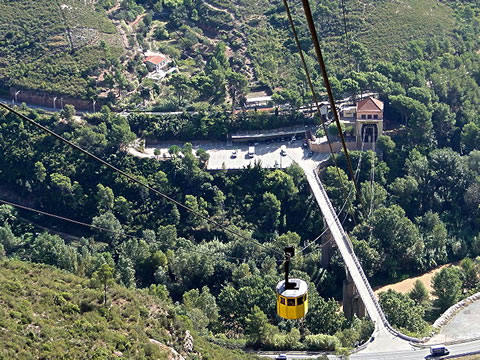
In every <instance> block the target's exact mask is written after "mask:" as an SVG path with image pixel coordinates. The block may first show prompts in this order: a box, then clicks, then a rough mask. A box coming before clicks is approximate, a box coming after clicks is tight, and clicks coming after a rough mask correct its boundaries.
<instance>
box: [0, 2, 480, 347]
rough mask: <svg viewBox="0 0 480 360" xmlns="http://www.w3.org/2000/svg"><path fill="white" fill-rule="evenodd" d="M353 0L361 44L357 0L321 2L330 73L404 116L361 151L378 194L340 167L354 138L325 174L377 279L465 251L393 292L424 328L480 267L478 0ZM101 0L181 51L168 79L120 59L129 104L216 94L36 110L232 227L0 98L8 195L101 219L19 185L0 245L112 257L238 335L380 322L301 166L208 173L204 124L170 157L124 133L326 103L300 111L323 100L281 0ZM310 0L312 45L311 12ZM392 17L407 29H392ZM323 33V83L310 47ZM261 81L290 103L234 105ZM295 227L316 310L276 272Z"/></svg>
mask: <svg viewBox="0 0 480 360" xmlns="http://www.w3.org/2000/svg"><path fill="white" fill-rule="evenodd" d="M38 3H39V4H40V3H41V2H38ZM0 4H2V5H4V3H0ZM346 4H347V7H348V9H349V11H347V19H348V25H349V26H350V29H351V31H350V35H351V37H350V39H351V40H352V41H350V45H351V49H352V54H353V60H349V59H350V58H349V57H347V56H345V50H344V49H345V48H344V47H343V46H344V45H343V38H342V37H343V35H344V34H343V33H342V31H343V19H342V16H341V14H342V11H341V8H340V4H339V3H333V2H330V1H320V2H318V3H316V7H315V14H316V17H317V19H318V17H320V20H322V21H319V25H318V26H319V29H320V32H321V33H322V35H327V37H326V38H325V40H326V41H325V43H324V44H323V45H325V54H326V58H327V66H328V68H329V72H330V75H331V77H330V78H331V81H332V87H333V89H334V93H335V94H336V96H337V97H340V96H343V95H345V96H352V97H358V96H359V95H360V94H361V93H362V92H364V91H366V90H370V91H374V92H377V93H378V96H379V98H380V99H381V100H382V101H384V103H385V128H386V129H387V130H388V132H387V133H386V134H387V135H386V136H382V137H380V138H379V141H378V144H377V150H378V153H373V152H371V151H369V152H352V153H351V155H352V159H353V166H354V168H356V167H357V166H359V167H360V169H359V174H358V182H359V186H360V189H361V193H362V194H361V196H362V201H358V200H357V199H356V197H355V195H356V194H355V190H354V189H353V186H352V185H351V186H350V189H348V190H349V191H345V190H344V189H343V188H342V187H341V186H340V185H339V184H341V183H344V184H347V183H348V179H347V175H346V162H345V158H344V157H343V155H340V156H338V159H337V160H338V164H339V166H340V167H341V170H340V171H339V172H338V173H337V171H336V170H335V169H334V168H333V167H332V166H331V165H332V164H329V165H330V166H328V167H327V168H326V169H325V170H323V171H322V172H321V174H320V175H321V178H322V181H323V182H324V184H325V186H326V188H327V191H328V192H329V195H330V197H331V200H332V202H333V204H334V206H335V207H336V208H337V210H338V211H339V212H340V211H341V209H343V210H342V212H341V213H340V218H341V219H342V221H344V227H345V229H346V231H348V232H349V233H350V234H351V237H352V243H353V244H354V247H355V252H356V253H357V254H358V256H359V259H360V261H361V262H362V264H363V266H364V268H365V272H366V274H367V276H368V277H369V280H371V281H372V282H373V283H374V284H376V283H385V282H392V281H396V280H399V279H402V278H405V277H408V276H410V275H412V274H417V273H420V272H424V271H427V270H429V269H432V268H434V267H436V266H438V265H441V264H445V263H448V262H454V261H460V260H461V261H462V262H461V265H460V268H457V267H452V268H449V269H446V270H445V271H442V272H440V273H439V275H438V278H437V280H434V282H435V284H434V293H433V294H432V295H434V296H435V298H432V297H430V298H429V297H428V294H427V295H425V292H424V291H423V290H422V289H421V288H419V289H416V291H415V292H412V293H410V294H409V296H408V297H407V296H405V295H399V294H396V293H391V292H390V293H386V294H384V295H381V298H380V300H381V303H382V305H383V306H384V308H385V310H386V312H387V314H388V316H389V319H390V320H391V322H392V324H393V325H394V326H397V327H399V328H402V329H403V330H404V331H406V332H409V333H412V334H414V335H417V336H423V335H424V334H427V333H429V325H428V323H429V322H432V321H433V320H434V319H435V317H436V316H438V314H439V313H440V312H441V311H443V310H444V309H446V308H447V307H448V306H450V305H451V304H453V303H454V302H456V301H457V300H458V299H460V298H461V297H463V296H466V295H467V294H468V293H471V292H474V291H478V289H479V286H480V282H479V261H478V260H477V259H475V258H477V257H478V256H479V255H480V221H479V219H480V211H479V209H480V196H479V194H480V166H479V164H480V148H479V145H478V144H480V121H479V119H478V116H477V115H478V113H479V112H480V65H479V64H480V55H479V54H478V49H479V48H480V44H479V41H478V35H479V33H478V30H479V29H478V24H479V21H478V16H479V14H480V8H479V7H478V5H477V4H476V3H474V2H469V1H461V2H444V3H441V2H433V1H429V0H424V1H418V2H415V3H414V2H410V1H397V2H393V1H375V5H376V6H375V7H373V6H371V4H372V2H364V3H362V2H353V1H352V2H351V1H346ZM369 4H370V5H369ZM97 5H98V6H99V7H100V6H101V7H103V8H104V9H107V10H108V11H110V13H109V16H110V17H112V18H114V19H116V20H118V21H120V22H122V21H123V22H125V26H127V25H126V24H127V23H128V24H129V25H128V29H130V30H132V29H136V30H135V31H136V32H135V36H134V35H133V34H132V33H130V34H129V36H128V41H129V43H130V45H129V46H130V47H131V48H132V49H134V48H136V47H137V45H140V46H143V47H144V48H147V47H152V48H153V49H155V50H159V51H161V52H164V53H166V54H168V55H169V56H170V57H171V58H172V59H174V66H176V67H178V69H179V72H178V73H175V74H173V75H171V76H170V77H168V78H167V79H166V80H165V81H164V82H162V83H160V84H157V83H154V82H153V81H152V80H151V79H146V78H145V77H146V76H145V74H146V70H145V68H144V67H143V64H142V61H143V60H142V57H141V56H140V55H139V54H135V53H134V52H133V51H132V52H131V53H130V54H128V55H126V57H125V58H123V59H122V60H121V61H120V60H118V61H112V62H110V63H109V64H108V71H107V72H109V74H106V75H105V80H104V82H106V83H109V84H110V85H108V86H110V87H111V91H112V92H115V93H117V92H118V94H119V95H118V96H119V97H120V98H121V97H122V96H123V95H124V93H125V92H129V95H128V96H130V97H129V98H128V97H125V98H124V99H127V98H128V99H129V100H121V101H125V102H124V104H125V105H128V104H135V105H138V104H141V103H142V102H145V103H147V102H148V101H150V104H151V105H154V106H156V107H157V108H158V109H163V110H167V109H171V110H178V109H183V110H186V109H192V110H193V109H194V110H198V111H197V112H193V113H186V112H184V113H181V114H179V113H174V114H169V115H168V116H165V117H157V116H153V115H142V114H138V113H135V114H130V115H129V116H128V117H125V116H121V115H119V114H117V113H115V112H112V110H111V109H110V108H108V107H106V106H105V107H103V108H102V109H101V111H99V112H97V113H94V114H89V115H86V116H84V117H83V119H82V121H78V119H74V117H73V111H72V108H70V107H66V108H65V109H64V110H63V111H62V112H61V113H55V114H47V115H45V114H40V113H38V112H36V111H34V110H31V109H28V108H26V107H20V108H19V109H20V111H22V112H23V113H25V114H26V115H28V116H29V117H31V118H33V119H35V120H37V121H38V122H40V123H41V124H43V125H44V126H47V127H48V128H50V129H52V130H55V131H56V132H58V133H59V134H62V135H63V136H64V137H65V138H67V139H69V140H72V141H73V142H75V143H76V144H78V145H80V146H82V147H83V148H85V149H88V150H89V151H91V152H92V153H94V154H95V155H97V156H100V157H102V158H103V159H106V160H108V161H110V162H111V163H112V164H114V165H115V166H117V167H119V168H121V169H123V170H125V171H127V172H128V173H131V174H133V175H135V176H137V177H138V178H139V179H141V180H142V181H143V182H145V183H148V184H149V185H150V186H152V187H154V188H156V189H158V190H160V191H162V192H164V193H166V194H168V195H169V196H171V197H172V198H174V199H175V200H176V201H178V202H181V203H182V204H185V205H187V206H188V207H190V208H191V209H194V210H195V211H196V212H197V213H199V214H201V215H202V216H204V217H206V216H208V217H210V218H211V219H213V220H214V221H216V222H217V223H220V224H222V225H223V226H225V227H227V228H228V229H229V230H231V231H230V232H228V231H225V230H223V229H222V228H220V227H219V226H217V225H214V224H212V223H211V222H208V221H207V220H206V219H205V218H204V217H199V216H195V215H194V214H193V213H191V212H189V211H186V210H185V209H183V208H181V207H179V206H177V205H176V204H174V203H172V202H170V201H167V200H166V199H164V198H161V197H157V196H156V195H154V194H153V193H149V191H148V190H147V189H146V188H144V187H141V186H139V185H137V184H134V183H132V182H129V181H128V180H126V179H125V178H124V177H122V176H120V175H119V174H118V173H115V172H112V171H111V170H109V169H107V168H105V167H102V166H100V165H99V164H98V163H96V162H94V161H92V160H91V159H89V158H86V157H85V156H83V155H81V154H80V153H78V152H77V151H75V150H74V149H72V148H70V147H67V146H66V145H64V144H63V143H59V142H58V141H56V140H54V139H53V138H52V137H50V136H47V135H46V134H45V133H43V132H41V131H40V130H38V129H37V128H34V127H33V126H31V125H30V124H27V123H24V122H23V121H22V120H21V119H19V118H18V117H16V116H15V115H13V114H12V113H8V112H7V111H4V110H1V111H0V153H1V154H2V156H1V157H0V184H1V187H0V195H1V198H2V199H6V200H8V199H10V200H11V201H13V202H19V203H21V204H24V205H28V206H31V207H33V208H37V209H41V210H44V211H47V212H50V213H53V214H57V215H62V216H65V217H68V218H72V219H75V220H77V221H81V222H84V223H87V224H91V225H93V226H94V228H89V227H85V226H81V225H79V224H76V225H72V224H70V223H67V222H64V221H60V220H59V219H53V218H50V217H48V216H41V215H38V214H36V213H32V212H29V211H26V210H19V209H17V208H14V207H11V206H8V205H1V206H0V256H2V257H3V256H5V257H16V258H19V259H22V260H27V261H32V262H37V263H44V264H49V265H53V266H56V267H59V268H60V269H63V270H65V271H69V272H71V273H73V274H77V275H79V276H82V277H84V278H87V279H89V281H90V280H91V281H93V282H95V279H96V278H97V277H98V272H99V271H100V270H101V269H102V267H103V268H105V266H108V267H110V268H111V269H112V274H111V275H112V277H113V278H114V280H115V281H116V282H117V283H119V284H121V285H123V286H125V287H127V288H139V289H148V291H149V292H151V293H154V294H156V295H160V296H162V298H163V299H165V301H166V302H169V301H172V302H178V304H176V305H175V306H174V307H173V310H172V312H174V313H175V314H176V315H178V316H187V317H188V318H190V319H191V320H192V321H191V323H190V322H187V323H186V325H185V326H186V327H189V328H190V329H191V330H192V331H195V332H197V333H199V334H204V335H208V336H209V340H210V341H211V342H216V343H222V344H225V345H228V346H230V347H235V348H242V347H244V346H245V345H247V346H251V347H263V348H270V349H306V348H308V349H328V350H334V349H336V350H340V351H342V348H345V347H352V346H354V345H355V344H357V343H359V342H362V341H364V340H366V339H367V338H368V336H369V335H370V333H371V331H372V324H371V323H370V322H369V321H367V320H358V319H352V320H347V319H345V317H344V315H343V313H342V312H338V309H339V304H338V302H337V300H340V299H341V291H342V284H343V280H344V278H345V270H344V266H343V263H342V259H341V257H340V255H339V254H338V253H334V254H333V257H332V259H331V262H330V264H329V266H328V267H327V268H321V266H320V258H321V255H320V254H321V247H320V244H319V242H320V240H319V238H318V235H319V234H321V232H322V231H323V229H324V224H323V219H322V215H321V213H320V212H319V210H318V208H317V206H316V203H315V200H314V199H313V197H312V196H311V194H310V191H309V188H308V185H307V182H306V180H305V178H304V175H303V173H302V170H301V169H300V168H299V167H298V166H296V165H294V166H291V167H290V168H288V169H286V170H285V171H281V170H278V169H277V170H266V169H263V168H262V167H261V166H260V165H259V164H257V165H256V166H252V167H248V168H245V169H244V170H242V171H239V172H228V171H219V172H215V173H210V172H207V171H206V170H205V164H206V162H207V161H208V154H207V153H206V152H205V151H204V150H201V149H200V150H198V151H194V150H193V147H192V145H191V144H190V143H188V142H187V143H185V144H184V145H183V146H182V147H179V146H176V145H175V146H172V147H171V148H170V154H171V155H172V158H171V159H170V160H168V161H158V160H157V159H153V158H152V159H148V158H144V159H141V158H135V157H132V156H129V155H127V153H126V151H125V150H126V148H127V147H128V145H129V144H131V143H132V142H133V140H134V139H135V138H137V137H154V138H157V139H169V140H172V139H174V138H181V139H184V140H195V139H198V138H202V139H210V140H211V139H221V140H223V141H224V140H225V138H226V136H227V135H228V134H229V133H231V132H232V131H235V130H238V129H265V128H272V127H277V126H282V125H285V124H289V123H291V122H298V123H302V124H303V123H304V122H307V121H309V122H315V121H317V119H315V118H308V119H307V118H306V117H305V115H304V114H300V113H298V112H296V109H297V108H298V106H299V105H301V104H305V103H309V102H311V94H310V93H309V91H307V90H306V84H305V82H304V75H303V73H302V71H301V68H300V66H299V60H298V58H297V55H295V51H296V50H295V47H294V44H293V43H292V42H291V40H290V37H288V36H287V32H288V30H287V29H288V28H287V24H286V22H285V16H284V13H283V10H282V7H281V3H280V2H275V3H271V4H270V3H264V2H260V3H259V2H256V3H255V4H253V5H252V4H251V3H250V2H249V1H246V0H244V1H242V2H241V3H240V2H239V3H230V2H226V1H225V2H223V1H222V2H220V1H217V2H211V3H210V2H209V3H205V2H200V1H198V2H190V1H181V0H178V1H163V2H162V1H152V2H150V1H143V2H142V1H138V2H135V1H132V0H125V1H122V2H121V3H119V4H116V3H115V2H114V1H109V0H103V1H99V2H98V4H97ZM361 5H365V6H361ZM362 9H363V10H364V11H363V12H362ZM294 10H295V11H294V12H295V14H296V15H295V17H296V19H297V22H298V25H299V28H300V33H301V41H302V44H303V46H304V47H305V50H308V49H310V47H311V45H310V42H309V38H308V36H307V33H306V29H305V27H304V26H303V25H302V22H303V21H301V20H300V19H301V18H302V14H301V13H300V9H299V8H297V7H295V9H294ZM99 11H100V12H101V11H102V10H99ZM410 11H413V13H412V12H410ZM329 12H330V14H331V16H330V17H326V18H321V16H323V14H327V13H329ZM220 13H221V14H220ZM394 14H399V15H398V18H397V17H396V16H394ZM407 14H408V16H407ZM374 15H375V16H374ZM0 16H1V15H0ZM12 16H13V15H12ZM227 18H228V19H227ZM204 19H209V21H208V22H205V21H202V20H204ZM210 19H211V21H210ZM232 19H233V20H232ZM227 20H228V21H227ZM407 20H409V21H407ZM382 21H383V22H382ZM405 23H410V24H417V26H413V25H412V26H411V27H410V28H407V27H404V25H405ZM122 24H123V23H122ZM131 24H134V25H131ZM208 24H210V25H208ZM386 24H391V26H390V27H387V25H386ZM427 24H428V26H426V25H427ZM397 25H398V26H397ZM386 28H387V29H388V31H391V32H392V36H391V38H389V37H388V34H387V35H385V34H382V31H383V30H382V29H386ZM362 29H363V30H362ZM132 31H133V30H132ZM385 31H386V30H385ZM329 32H330V33H329ZM407 33H408V34H407ZM228 34H231V36H227V35H228ZM412 37H414V38H412ZM219 39H221V40H222V41H218V40H219ZM279 39H282V41H280V40H279ZM285 39H288V40H286V41H285ZM385 39H391V42H389V43H386V42H385V41H386V40H385ZM369 41H371V42H369ZM387 44H390V46H389V48H390V49H388V50H389V51H387V50H386V49H387ZM104 48H105V50H108V49H110V47H109V46H106V47H105V46H104ZM0 51H1V50H0ZM307 53H309V56H308V60H307V61H308V62H309V64H310V65H311V68H312V70H313V76H314V80H315V85H316V88H317V89H318V90H319V91H321V89H322V86H321V84H320V81H319V77H318V69H316V67H315V65H314V62H313V61H314V60H313V57H312V52H311V50H308V51H307ZM340 55H341V56H340ZM350 61H352V63H353V67H352V68H350V67H349V65H348V63H349V62H350ZM5 69H9V67H4V68H1V70H2V71H3V70H5ZM315 69H316V70H315ZM125 74H127V75H128V76H127V75H125ZM251 83H256V84H257V85H262V86H263V87H265V88H267V89H269V90H272V91H273V93H274V95H273V100H274V102H275V103H276V104H285V103H288V104H290V107H289V108H288V111H287V112H286V113H283V114H278V113H276V112H272V113H270V114H261V113H260V112H250V113H249V112H246V111H245V112H243V111H240V112H239V113H237V114H235V115H233V114H232V113H231V112H230V110H231V109H232V107H230V105H232V104H229V103H228V101H227V100H228V99H230V100H231V101H232V103H233V105H235V103H237V104H240V103H241V99H242V98H243V97H244V96H245V93H246V92H247V90H248V85H249V84H251ZM136 89H137V90H138V91H137V92H136V91H135V90H136ZM87 91H88V89H87ZM233 99H236V100H233ZM212 110H213V111H212ZM360 158H362V161H361V162H360ZM332 163H333V162H332ZM339 177H340V178H341V179H340V178H339ZM344 204H345V206H344ZM40 226H41V227H40ZM55 232H59V233H60V235H61V236H59V235H55ZM287 244H289V245H293V246H295V247H296V250H297V256H296V257H295V258H294V260H293V262H292V275H293V276H298V277H301V278H303V279H305V280H306V281H307V283H308V284H309V288H310V290H309V296H310V300H309V306H310V310H309V313H308V315H307V316H306V318H305V320H304V321H302V322H300V323H299V322H293V321H285V320H282V319H280V318H279V317H278V316H276V311H275V297H274V291H273V288H274V286H275V284H276V283H277V281H279V280H280V279H282V267H281V263H282V256H283V255H282V252H281V249H282V248H283V247H284V246H285V245H287ZM96 274H97V275H96ZM5 276H6V275H5ZM81 281H84V282H85V283H86V281H87V280H81ZM145 291H147V290H145ZM97 292H98V290H97ZM97 295H98V294H97ZM65 300H68V299H65ZM60 301H62V300H60ZM68 301H69V300H68ZM205 304H208V306H205ZM20 312H21V311H20ZM15 316H16V315H15ZM15 316H14V318H16V317H15ZM20 319H21V317H20ZM22 341H27V340H22ZM27 345H28V344H27Z"/></svg>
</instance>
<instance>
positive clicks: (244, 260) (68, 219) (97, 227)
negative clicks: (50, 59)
mask: <svg viewBox="0 0 480 360" xmlns="http://www.w3.org/2000/svg"><path fill="white" fill-rule="evenodd" d="M0 203H3V204H6V205H9V206H13V207H16V208H19V209H22V210H27V211H31V212H35V213H38V214H40V215H43V216H48V217H52V218H54V219H59V220H62V221H66V222H69V223H72V224H76V225H80V226H84V227H88V228H90V229H93V230H97V231H102V232H108V233H111V234H115V235H119V236H122V237H128V238H130V239H134V240H146V239H144V238H143V237H139V236H135V235H130V234H127V233H125V232H121V231H115V230H111V229H106V228H104V227H101V226H97V225H93V224H88V223H85V222H82V221H78V220H75V219H70V218H67V217H64V216H60V215H56V214H52V213H48V212H45V211H42V210H39V209H34V208H31V207H28V206H25V205H21V204H16V203H13V202H10V201H7V200H3V199H0ZM29 222H30V223H32V222H31V221H29ZM32 224H33V225H36V224H34V223H32ZM173 250H185V248H183V247H173ZM188 251H193V252H197V253H199V254H204V255H216V254H215V253H212V252H204V251H199V250H198V249H191V248H188ZM217 255H221V256H223V257H225V258H229V259H233V260H241V261H243V262H248V261H250V260H251V259H246V258H239V257H236V256H230V255H225V254H217ZM216 257H218V256H216ZM257 260H258V259H257ZM275 261H276V262H277V263H281V262H283V260H275Z"/></svg>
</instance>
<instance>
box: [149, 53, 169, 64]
mask: <svg viewBox="0 0 480 360" xmlns="http://www.w3.org/2000/svg"><path fill="white" fill-rule="evenodd" d="M164 60H167V58H166V57H165V56H162V55H155V56H147V57H146V58H145V60H144V62H150V63H152V64H155V65H158V64H160V63H161V62H162V61H164Z"/></svg>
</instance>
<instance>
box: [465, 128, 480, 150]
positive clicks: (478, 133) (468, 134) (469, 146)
mask: <svg viewBox="0 0 480 360" xmlns="http://www.w3.org/2000/svg"><path fill="white" fill-rule="evenodd" d="M461 136H462V140H461V143H462V145H463V146H464V148H465V150H466V151H467V152H470V151H472V150H476V149H477V147H478V145H477V144H478V143H479V142H480V127H479V126H478V125H477V124H475V123H474V122H469V123H468V124H466V125H465V126H464V127H463V129H462V135H461Z"/></svg>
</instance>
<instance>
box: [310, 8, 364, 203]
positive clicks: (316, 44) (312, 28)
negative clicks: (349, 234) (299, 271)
mask: <svg viewBox="0 0 480 360" xmlns="http://www.w3.org/2000/svg"><path fill="white" fill-rule="evenodd" d="M302 5H303V10H304V13H305V17H306V19H307V24H308V28H309V30H310V35H311V37H312V42H313V45H314V48H315V53H316V55H317V60H318V64H319V65H320V69H321V71H322V77H323V82H324V84H325V88H326V89H327V94H328V99H329V102H330V108H331V109H332V111H333V116H334V118H335V123H336V124H337V130H338V134H339V135H340V139H341V141H342V146H343V152H344V154H345V159H346V161H347V168H348V172H349V173H350V178H351V180H352V181H353V184H354V185H355V189H356V191H357V198H358V200H359V201H360V203H361V204H362V207H363V199H362V197H361V195H360V189H359V187H358V184H357V183H356V182H355V175H354V173H353V168H352V162H351V160H350V156H349V155H348V149H347V145H346V143H345V138H344V136H343V133H342V127H341V125H340V119H339V117H338V112H337V108H336V106H335V99H334V98H333V92H332V88H331V86H330V81H329V80H328V74H327V69H326V67H325V62H324V61H323V55H322V50H321V49H320V42H319V40H318V36H317V30H316V29H315V24H314V22H313V16H312V11H311V9H310V3H309V1H308V0H302Z"/></svg>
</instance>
